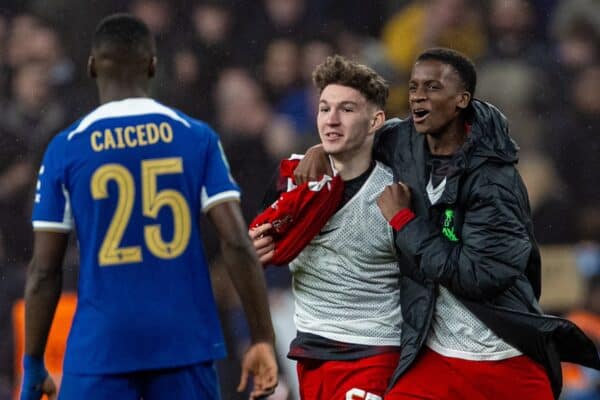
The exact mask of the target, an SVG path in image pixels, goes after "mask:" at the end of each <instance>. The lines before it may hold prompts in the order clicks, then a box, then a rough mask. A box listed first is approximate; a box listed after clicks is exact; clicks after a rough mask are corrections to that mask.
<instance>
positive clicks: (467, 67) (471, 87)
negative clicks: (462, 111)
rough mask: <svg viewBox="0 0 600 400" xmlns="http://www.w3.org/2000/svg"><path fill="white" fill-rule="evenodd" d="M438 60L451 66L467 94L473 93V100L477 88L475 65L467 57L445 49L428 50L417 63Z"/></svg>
mask: <svg viewBox="0 0 600 400" xmlns="http://www.w3.org/2000/svg"><path fill="white" fill-rule="evenodd" d="M425 60H437V61H440V62H442V63H444V64H448V65H451V66H452V67H453V68H454V69H455V70H456V72H458V76H459V77H460V79H461V81H462V82H463V84H464V86H465V89H466V90H467V92H469V93H471V98H473V96H475V87H476V86H477V72H476V71H475V64H473V61H471V60H470V59H469V57H467V56H466V55H464V54H462V53H460V52H458V51H456V50H452V49H447V48H443V47H438V48H433V49H427V50H425V51H424V52H422V53H421V54H420V55H419V56H418V57H417V61H425Z"/></svg>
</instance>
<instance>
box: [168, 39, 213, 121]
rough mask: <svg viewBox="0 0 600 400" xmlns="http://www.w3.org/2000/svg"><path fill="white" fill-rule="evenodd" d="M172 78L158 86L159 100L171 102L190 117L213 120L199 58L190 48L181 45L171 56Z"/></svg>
mask: <svg viewBox="0 0 600 400" xmlns="http://www.w3.org/2000/svg"><path fill="white" fill-rule="evenodd" d="M171 68H172V69H173V72H172V79H171V81H170V82H169V84H168V85H164V86H163V87H161V88H160V95H159V96H158V98H159V100H160V101H162V102H164V103H168V104H171V105H172V107H173V108H176V109H179V110H181V111H183V112H184V113H186V114H188V115H189V116H191V117H194V118H199V119H201V120H203V121H206V122H208V123H212V122H213V121H214V115H213V112H212V107H211V102H210V96H207V95H206V94H208V93H210V91H208V90H207V88H206V86H207V85H206V82H205V81H204V80H202V79H201V76H200V60H199V59H198V55H197V53H196V52H194V51H193V50H192V49H190V48H186V47H181V48H179V49H177V50H176V51H175V53H174V54H173V58H172V66H171Z"/></svg>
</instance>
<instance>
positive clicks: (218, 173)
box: [201, 128, 240, 212]
mask: <svg viewBox="0 0 600 400" xmlns="http://www.w3.org/2000/svg"><path fill="white" fill-rule="evenodd" d="M207 129H209V128H207ZM209 133H210V138H209V143H208V148H207V152H206V164H205V168H204V176H203V180H202V190H201V202H202V211H203V212H207V211H208V210H209V209H210V208H211V207H212V206H214V205H216V204H218V203H220V202H222V201H231V200H237V199H239V198H240V189H239V187H238V185H237V183H236V182H235V180H234V179H233V176H231V173H230V171H229V163H228V162H227V157H226V156H225V151H223V146H222V145H221V142H220V141H219V137H218V136H217V134H216V133H215V132H213V131H212V130H210V129H209Z"/></svg>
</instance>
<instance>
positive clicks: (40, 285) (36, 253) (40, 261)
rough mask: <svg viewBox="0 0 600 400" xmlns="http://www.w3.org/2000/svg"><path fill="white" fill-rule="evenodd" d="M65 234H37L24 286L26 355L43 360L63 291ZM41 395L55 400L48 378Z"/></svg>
mask: <svg viewBox="0 0 600 400" xmlns="http://www.w3.org/2000/svg"><path fill="white" fill-rule="evenodd" d="M68 238H69V235H68V234H67V233H59V232H47V231H36V232H35V236H34V248H33V257H32V259H31V262H30V263H29V267H28V269H27V283H26V285H25V354H27V355H29V356H33V357H36V358H39V359H43V357H44V351H45V349H46V341H47V340H48V333H49V332H50V327H51V325H52V319H53V318H54V312H55V311H56V305H57V303H58V299H59V297H60V293H61V290H62V263H63V258H64V255H65V251H66V249H67V243H68ZM41 389H42V392H43V393H46V394H47V395H48V398H49V399H54V398H56V386H55V385H54V382H53V381H52V378H50V376H48V377H47V378H46V380H45V381H44V383H43V384H42V388H41Z"/></svg>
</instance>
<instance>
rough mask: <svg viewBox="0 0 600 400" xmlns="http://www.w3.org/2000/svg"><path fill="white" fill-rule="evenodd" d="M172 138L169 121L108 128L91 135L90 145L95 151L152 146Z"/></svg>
mask: <svg viewBox="0 0 600 400" xmlns="http://www.w3.org/2000/svg"><path fill="white" fill-rule="evenodd" d="M172 140H173V128H172V127H171V125H170V124H169V123H167V122H161V123H160V124H159V125H157V124H154V123H152V122H151V123H148V124H139V125H128V126H122V127H115V128H111V129H108V128H107V129H104V130H103V131H99V130H98V131H94V132H92V134H91V135H90V145H91V146H92V149H93V150H94V151H104V150H117V149H126V148H130V147H138V146H150V145H153V144H156V143H159V142H162V143H170V142H171V141H172Z"/></svg>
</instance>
